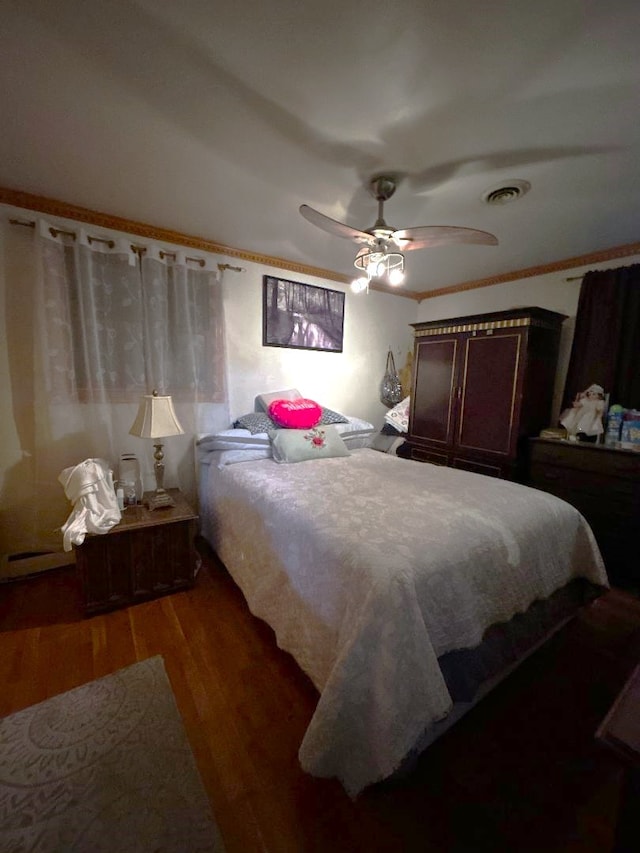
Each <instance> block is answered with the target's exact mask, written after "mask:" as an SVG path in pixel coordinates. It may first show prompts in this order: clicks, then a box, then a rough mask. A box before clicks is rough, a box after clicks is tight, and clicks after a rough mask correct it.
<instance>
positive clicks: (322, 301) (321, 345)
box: [262, 275, 344, 352]
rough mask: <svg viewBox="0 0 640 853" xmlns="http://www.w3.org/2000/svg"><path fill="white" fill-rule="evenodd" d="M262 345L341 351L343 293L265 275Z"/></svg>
mask: <svg viewBox="0 0 640 853" xmlns="http://www.w3.org/2000/svg"><path fill="white" fill-rule="evenodd" d="M262 296H263V302H262V316H263V329H262V345H263V346H265V347H291V348H293V349H315V350H323V351H326V352H342V335H343V328H344V293H341V292H340V291H338V290H328V289H327V288H325V287H314V286H313V285H312V284H301V283H300V282H297V281H287V280H286V279H283V278H274V277H273V276H270V275H265V276H264V279H263V294H262Z"/></svg>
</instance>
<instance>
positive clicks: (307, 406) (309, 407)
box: [269, 397, 322, 429]
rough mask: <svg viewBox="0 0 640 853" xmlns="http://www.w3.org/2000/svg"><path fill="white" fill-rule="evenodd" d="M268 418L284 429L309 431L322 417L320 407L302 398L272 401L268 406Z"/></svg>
mask: <svg viewBox="0 0 640 853" xmlns="http://www.w3.org/2000/svg"><path fill="white" fill-rule="evenodd" d="M269 417H270V418H271V419H272V420H274V421H275V422H276V423H277V424H278V426H281V427H284V428H285V429H309V428H310V427H313V426H315V425H316V424H317V423H318V421H319V420H320V418H321V417H322V406H319V405H318V404H317V403H314V401H313V400H307V399H305V398H304V397H300V398H298V399H297V400H274V401H273V402H272V403H270V404H269Z"/></svg>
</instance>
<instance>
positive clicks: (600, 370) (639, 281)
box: [562, 264, 640, 409]
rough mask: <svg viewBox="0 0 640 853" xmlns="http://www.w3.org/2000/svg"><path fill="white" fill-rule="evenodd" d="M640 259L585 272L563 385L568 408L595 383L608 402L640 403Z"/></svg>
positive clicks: (635, 405)
mask: <svg viewBox="0 0 640 853" xmlns="http://www.w3.org/2000/svg"><path fill="white" fill-rule="evenodd" d="M639 360H640V264H634V265H633V266H630V267H620V268H619V269H615V270H602V271H595V272H588V273H586V275H585V277H584V278H583V280H582V288H581V290H580V299H579V300H578V312H577V314H576V329H575V334H574V338H573V346H572V348H571V357H570V359H569V369H568V371H567V381H566V383H565V386H564V401H563V406H562V407H563V409H564V408H565V407H567V406H570V405H571V401H572V400H573V399H574V398H575V396H576V394H577V393H578V392H579V391H584V390H585V389H586V388H588V387H589V385H591V384H592V383H594V382H595V383H597V384H598V385H602V387H603V388H604V391H605V394H609V404H610V405H613V404H614V403H620V404H621V405H622V406H624V407H625V408H627V409H631V408H634V409H640V363H639Z"/></svg>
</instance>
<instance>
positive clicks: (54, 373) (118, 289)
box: [32, 220, 229, 550]
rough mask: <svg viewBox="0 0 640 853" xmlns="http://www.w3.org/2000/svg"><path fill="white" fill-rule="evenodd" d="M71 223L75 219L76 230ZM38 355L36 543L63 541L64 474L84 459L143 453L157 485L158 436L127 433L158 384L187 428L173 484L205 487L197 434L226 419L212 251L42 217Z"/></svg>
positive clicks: (176, 454) (172, 464)
mask: <svg viewBox="0 0 640 853" xmlns="http://www.w3.org/2000/svg"><path fill="white" fill-rule="evenodd" d="M70 230H71V229H70ZM35 231H36V233H35V251H36V255H37V261H38V263H37V281H36V287H35V311H36V323H35V328H36V334H35V355H34V372H35V382H34V420H35V431H34V435H35V441H34V444H35V446H34V454H33V456H34V466H33V467H34V505H35V506H36V507H37V509H36V518H35V522H36V523H35V525H34V527H35V533H36V536H37V538H38V541H37V542H34V543H33V546H32V547H33V548H34V549H36V548H39V549H42V550H44V549H45V548H52V547H53V548H58V547H59V546H60V542H61V539H60V533H59V528H60V525H61V524H62V523H63V522H64V520H65V518H66V516H67V515H68V513H69V511H70V505H69V503H68V502H67V500H66V498H65V497H64V493H63V491H62V487H61V486H60V484H59V482H58V480H57V477H58V474H59V473H60V471H61V470H62V469H63V468H66V467H68V466H70V465H74V464H77V463H78V462H81V461H83V460H84V459H86V458H90V457H101V458H104V459H106V460H107V461H109V462H110V463H111V465H112V466H113V468H114V476H117V466H118V460H119V458H120V455H121V454H122V453H124V452H133V453H136V455H137V456H138V458H139V459H140V463H141V468H142V473H143V480H144V484H145V488H153V487H154V479H153V452H152V451H153V447H152V445H151V443H150V442H147V441H145V440H143V439H139V438H135V437H133V436H130V435H129V429H130V427H131V425H132V423H133V420H134V418H135V414H136V411H137V407H138V403H139V401H140V398H141V396H142V395H144V394H150V393H151V392H152V391H153V390H154V389H155V390H157V391H158V392H159V393H160V394H170V395H171V396H172V397H173V400H174V405H175V408H176V412H177V415H178V418H179V420H180V422H181V424H182V426H183V429H184V430H185V435H183V436H177V437H174V438H168V439H166V440H165V442H164V449H165V465H166V475H165V485H166V486H167V487H171V486H178V487H180V488H181V489H182V491H183V492H184V493H185V494H186V495H187V497H188V498H189V499H190V500H191V501H192V502H194V501H195V497H196V482H195V461H194V453H193V444H194V434H196V433H198V432H205V431H215V430H218V429H224V428H226V427H227V426H228V421H229V415H228V406H227V395H226V388H225V374H226V369H225V363H224V358H225V356H224V324H223V306H222V293H221V287H220V285H219V283H218V281H217V270H216V268H215V265H214V264H213V261H212V259H211V258H206V257H198V258H190V257H188V256H187V255H186V254H185V253H184V252H182V251H180V250H176V251H173V250H167V249H162V248H161V247H158V246H155V245H151V246H146V247H145V249H144V251H137V250H135V249H134V247H133V246H132V244H131V240H130V239H128V238H126V237H124V236H123V237H120V238H114V239H111V240H109V239H102V238H96V237H92V236H91V234H90V233H89V232H88V231H85V230H83V229H81V228H78V229H77V230H75V229H74V234H73V235H72V234H70V233H67V232H65V231H60V230H58V229H57V228H55V227H52V226H51V225H50V223H48V222H45V221H42V220H41V221H39V222H38V223H37V227H36V229H35Z"/></svg>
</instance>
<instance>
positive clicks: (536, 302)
mask: <svg viewBox="0 0 640 853" xmlns="http://www.w3.org/2000/svg"><path fill="white" fill-rule="evenodd" d="M639 261H640V255H634V256H631V257H628V258H616V259H614V260H612V261H608V262H606V263H599V264H598V265H597V267H575V268H574V269H572V270H562V271H559V272H554V273H548V274H546V275H540V276H532V277H530V278H522V279H518V280H516V281H510V282H506V283H505V284H497V285H493V286H492V287H480V288H477V289H475V290H468V291H465V292H461V293H455V294H451V295H445V296H436V297H434V298H433V299H425V300H423V301H422V302H421V303H420V305H419V307H418V311H417V320H416V322H421V321H425V320H443V319H446V318H448V317H459V316H467V315H470V314H482V313H484V312H489V311H506V310H508V309H509V308H518V307H530V306H537V307H539V308H548V309H549V310H551V311H559V312H560V313H561V314H566V315H567V319H566V320H565V321H564V323H563V325H562V336H561V339H560V354H559V358H558V370H557V372H556V381H555V387H554V395H553V406H552V412H551V418H550V421H551V424H555V423H556V422H557V420H558V416H559V414H560V407H561V405H562V397H563V394H564V383H565V378H566V375H567V368H568V366H569V356H570V355H571V343H572V341H573V333H574V330H575V318H576V312H577V308H578V298H579V296H580V285H581V284H582V279H581V277H582V276H583V275H584V274H585V273H586V272H589V270H591V269H616V268H618V267H626V266H631V265H632V264H635V263H638V262H639ZM567 279H571V280H570V281H567Z"/></svg>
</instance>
